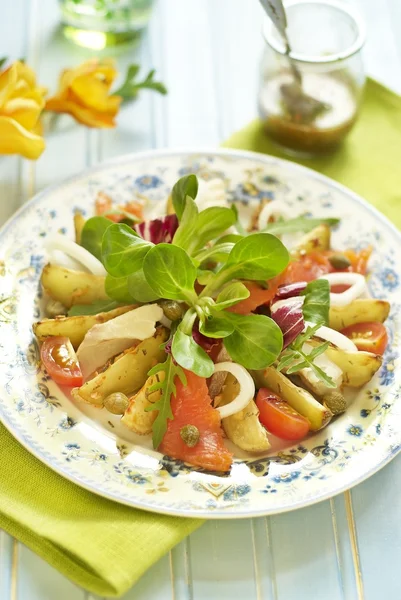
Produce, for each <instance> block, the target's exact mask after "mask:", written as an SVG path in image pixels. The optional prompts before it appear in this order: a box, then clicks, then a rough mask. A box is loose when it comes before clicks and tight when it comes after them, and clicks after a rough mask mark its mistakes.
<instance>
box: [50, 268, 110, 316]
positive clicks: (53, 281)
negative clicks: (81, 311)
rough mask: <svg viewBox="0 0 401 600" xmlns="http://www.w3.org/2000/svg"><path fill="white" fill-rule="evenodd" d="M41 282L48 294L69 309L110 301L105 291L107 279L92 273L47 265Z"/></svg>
mask: <svg viewBox="0 0 401 600" xmlns="http://www.w3.org/2000/svg"><path fill="white" fill-rule="evenodd" d="M41 281H42V286H43V289H44V291H45V292H46V294H48V295H49V296H50V297H51V298H53V299H54V300H59V301H60V302H61V303H62V304H64V306H66V307H67V308H71V306H72V305H73V304H91V303H92V302H95V301H96V300H107V299H108V296H107V294H106V291H105V289H104V282H105V278H104V277H100V276H98V275H92V273H84V272H83V271H72V270H71V269H65V268H64V267H60V266H58V265H53V264H47V265H46V266H45V267H44V269H43V272H42V279H41Z"/></svg>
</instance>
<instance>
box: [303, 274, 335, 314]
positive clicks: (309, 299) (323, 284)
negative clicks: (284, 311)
mask: <svg viewBox="0 0 401 600" xmlns="http://www.w3.org/2000/svg"><path fill="white" fill-rule="evenodd" d="M301 296H305V301H304V303H303V306H302V313H303V315H304V319H305V321H310V322H311V323H319V324H320V325H328V324H329V308H330V285H329V282H328V281H327V279H315V280H314V281H311V282H310V283H308V285H307V286H306V288H305V289H304V290H303V291H302V292H301Z"/></svg>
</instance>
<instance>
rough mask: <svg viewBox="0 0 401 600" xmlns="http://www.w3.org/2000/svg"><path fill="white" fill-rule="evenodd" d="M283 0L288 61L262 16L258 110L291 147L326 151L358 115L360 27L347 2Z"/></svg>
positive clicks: (276, 35) (304, 151)
mask: <svg viewBox="0 0 401 600" xmlns="http://www.w3.org/2000/svg"><path fill="white" fill-rule="evenodd" d="M284 4H285V9H286V13H287V22H288V28H287V33H288V39H289V42H290V46H291V53H290V57H291V61H290V60H289V57H288V56H287V55H286V49H285V44H284V42H283V40H282V38H281V37H280V35H279V33H278V32H277V31H276V29H275V27H274V25H273V23H272V22H271V21H270V20H269V19H267V18H266V22H265V25H264V29H263V33H264V37H265V40H266V47H265V50H264V54H263V57H262V64H261V79H260V87H259V94H258V104H259V114H260V117H261V119H262V120H263V122H264V126H265V130H266V132H267V134H268V135H269V136H270V137H271V138H272V139H273V140H274V141H275V142H276V143H277V144H279V145H280V146H281V147H283V148H284V149H285V150H287V151H289V152H290V153H295V154H301V155H306V156H308V155H315V154H322V153H327V152H330V151H332V150H334V149H335V148H337V147H338V146H339V144H340V143H341V142H342V140H343V139H344V137H345V136H346V135H347V133H348V132H349V131H350V129H351V128H352V126H353V125H354V123H355V121H356V118H357V115H358V110H359V106H360V102H361V97H362V91H363V86H364V83H365V75H364V71H363V65H362V60H361V48H362V46H363V43H364V39H365V33H364V27H363V24H362V22H361V20H360V18H359V16H358V15H357V14H356V13H355V12H354V11H353V10H352V9H351V8H350V7H348V6H347V5H345V4H343V3H340V2H336V1H335V0H290V1H288V2H285V3H284Z"/></svg>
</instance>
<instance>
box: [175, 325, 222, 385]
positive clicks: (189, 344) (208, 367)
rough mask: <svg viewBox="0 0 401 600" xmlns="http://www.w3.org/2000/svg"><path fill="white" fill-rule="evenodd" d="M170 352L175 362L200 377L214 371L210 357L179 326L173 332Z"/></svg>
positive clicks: (211, 373)
mask: <svg viewBox="0 0 401 600" xmlns="http://www.w3.org/2000/svg"><path fill="white" fill-rule="evenodd" d="M171 352H172V355H173V357H174V359H175V360H176V362H177V363H178V364H179V365H180V366H181V367H183V368H184V369H188V370H189V371H192V372H193V373H196V375H199V376H200V377H211V376H212V375H213V371H214V364H213V361H212V359H211V358H210V357H209V356H208V354H206V352H205V351H204V350H203V348H201V347H200V346H199V345H198V344H197V343H196V342H195V340H194V339H193V337H192V332H191V333H190V334H189V335H187V334H186V333H184V332H183V331H182V330H181V329H180V328H179V327H178V329H177V331H176V332H175V334H174V337H173V343H172V345H171Z"/></svg>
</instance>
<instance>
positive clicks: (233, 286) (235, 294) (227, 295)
mask: <svg viewBox="0 0 401 600" xmlns="http://www.w3.org/2000/svg"><path fill="white" fill-rule="evenodd" d="M249 295H250V292H249V290H248V288H247V287H246V285H244V284H243V283H242V282H241V281H234V282H233V283H229V284H228V285H227V286H226V287H225V288H223V289H222V290H221V292H220V294H219V295H218V296H217V298H216V304H215V305H214V306H213V308H214V310H223V309H225V308H228V307H229V306H234V304H238V302H240V301H241V300H245V299H246V298H249Z"/></svg>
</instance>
